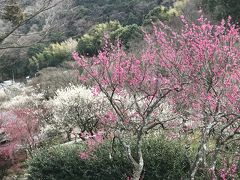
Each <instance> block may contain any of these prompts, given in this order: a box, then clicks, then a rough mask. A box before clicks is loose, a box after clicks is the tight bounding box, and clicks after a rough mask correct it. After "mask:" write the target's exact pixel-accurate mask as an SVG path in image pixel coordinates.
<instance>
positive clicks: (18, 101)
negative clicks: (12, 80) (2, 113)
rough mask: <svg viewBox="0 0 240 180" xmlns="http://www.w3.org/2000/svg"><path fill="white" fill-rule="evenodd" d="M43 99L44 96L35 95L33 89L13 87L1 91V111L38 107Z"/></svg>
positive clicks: (21, 86) (20, 86) (19, 86)
mask: <svg viewBox="0 0 240 180" xmlns="http://www.w3.org/2000/svg"><path fill="white" fill-rule="evenodd" d="M42 98H43V95H42V94H36V93H34V90H33V88H32V87H25V86H23V85H12V86H9V87H7V88H5V89H4V90H3V89H1V90H0V100H1V99H2V102H1V104H0V109H5V110H10V109H15V108H28V107H29V108H33V107H37V106H38V105H39V103H40V101H41V99H42Z"/></svg>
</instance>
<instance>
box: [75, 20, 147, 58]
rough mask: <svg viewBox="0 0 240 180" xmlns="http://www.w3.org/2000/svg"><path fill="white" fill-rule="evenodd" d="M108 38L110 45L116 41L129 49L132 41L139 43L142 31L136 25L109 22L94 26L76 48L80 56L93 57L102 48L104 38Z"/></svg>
mask: <svg viewBox="0 0 240 180" xmlns="http://www.w3.org/2000/svg"><path fill="white" fill-rule="evenodd" d="M107 36H110V39H111V41H112V43H114V42H116V41H117V40H120V41H122V43H123V45H124V46H125V47H126V48H127V49H129V48H130V43H131V42H132V41H139V40H141V39H142V38H143V34H142V31H141V29H140V27H139V26H138V25H137V24H132V25H128V26H122V25H121V24H120V23H119V22H118V21H110V22H107V23H102V24H98V25H96V26H94V27H93V28H92V29H90V30H89V32H88V33H86V34H85V35H83V36H82V37H81V38H80V39H79V41H78V46H77V51H78V53H79V54H81V55H85V56H94V55H97V54H98V53H99V51H100V50H102V49H103V48H104V44H105V41H106V37H107Z"/></svg>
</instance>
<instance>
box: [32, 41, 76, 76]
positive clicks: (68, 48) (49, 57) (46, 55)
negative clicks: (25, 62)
mask: <svg viewBox="0 0 240 180" xmlns="http://www.w3.org/2000/svg"><path fill="white" fill-rule="evenodd" d="M76 46H77V41H76V40H72V39H69V40H67V41H64V42H62V43H56V44H51V45H50V46H49V47H47V48H44V50H43V51H42V52H41V53H37V54H36V55H35V56H33V57H32V58H30V59H29V66H28V68H29V70H30V72H31V74H33V73H35V72H37V71H39V70H41V69H43V68H46V67H49V66H50V67H51V66H57V65H59V64H61V63H62V62H63V61H67V60H70V59H71V52H72V51H74V50H75V49H76Z"/></svg>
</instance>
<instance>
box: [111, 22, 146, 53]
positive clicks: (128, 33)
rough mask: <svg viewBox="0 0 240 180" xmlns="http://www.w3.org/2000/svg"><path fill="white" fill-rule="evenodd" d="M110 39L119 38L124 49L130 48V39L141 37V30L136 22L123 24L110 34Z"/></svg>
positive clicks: (135, 39)
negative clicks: (127, 24)
mask: <svg viewBox="0 0 240 180" xmlns="http://www.w3.org/2000/svg"><path fill="white" fill-rule="evenodd" d="M110 38H111V41H112V42H114V41H116V40H118V39H119V40H121V41H122V43H123V45H124V46H125V47H126V49H129V48H130V43H131V42H132V41H139V40H141V39H143V32H142V30H141V29H140V27H139V26H138V25H137V24H132V25H129V26H124V27H121V28H119V29H117V30H116V31H114V32H112V33H111V34H110Z"/></svg>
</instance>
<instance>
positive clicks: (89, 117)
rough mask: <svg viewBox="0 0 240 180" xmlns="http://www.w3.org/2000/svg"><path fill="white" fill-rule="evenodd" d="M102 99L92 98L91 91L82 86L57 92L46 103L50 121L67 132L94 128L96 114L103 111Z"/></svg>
mask: <svg viewBox="0 0 240 180" xmlns="http://www.w3.org/2000/svg"><path fill="white" fill-rule="evenodd" d="M103 104H105V102H104V97H103V96H102V95H98V96H94V95H93V93H92V90H91V89H87V88H86V87H84V86H73V85H72V86H69V87H67V88H65V89H60V90H57V92H56V96H55V97H54V98H53V99H51V100H49V101H47V102H46V106H47V107H48V109H49V110H51V111H52V116H53V117H52V120H51V123H53V124H54V125H55V126H56V127H58V128H60V129H62V130H65V131H67V130H68V129H69V128H74V127H79V128H80V129H85V130H89V129H92V128H95V127H94V126H95V125H96V123H97V121H98V120H99V119H98V118H97V114H98V113H99V112H100V111H101V110H103V107H104V105H103Z"/></svg>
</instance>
